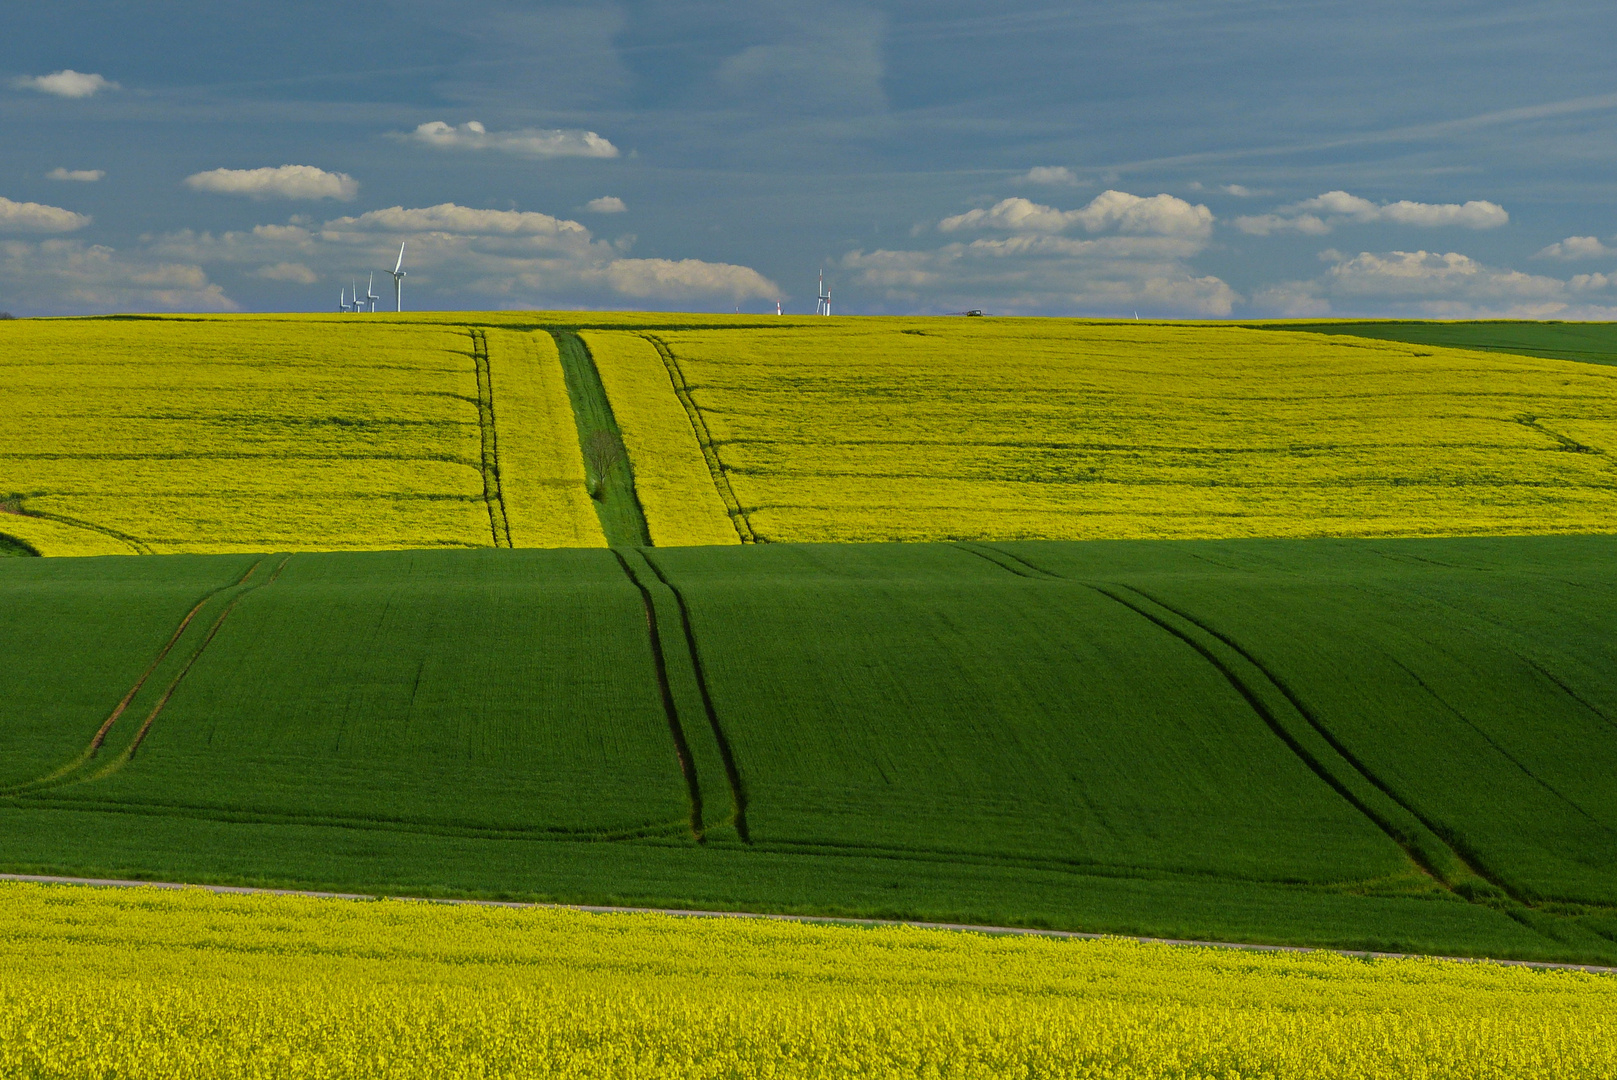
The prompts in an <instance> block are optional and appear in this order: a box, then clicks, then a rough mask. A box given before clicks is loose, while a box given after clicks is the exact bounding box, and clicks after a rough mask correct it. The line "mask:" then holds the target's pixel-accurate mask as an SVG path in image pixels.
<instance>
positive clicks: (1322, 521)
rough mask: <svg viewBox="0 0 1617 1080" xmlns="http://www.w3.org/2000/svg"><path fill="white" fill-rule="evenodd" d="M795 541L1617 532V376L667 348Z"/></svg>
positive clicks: (1545, 365)
mask: <svg viewBox="0 0 1617 1080" xmlns="http://www.w3.org/2000/svg"><path fill="white" fill-rule="evenodd" d="M647 333H648V334H649V335H651V336H654V337H656V338H658V339H660V340H661V341H663V342H664V343H665V344H666V345H667V346H668V347H669V348H670V349H671V351H672V353H673V355H674V357H675V358H676V359H677V362H678V367H679V369H680V371H681V373H682V375H683V377H684V379H685V381H686V383H687V384H688V385H689V387H690V391H691V397H692V400H693V401H694V402H695V403H696V405H697V407H698V409H699V411H700V413H701V415H702V418H703V420H704V422H705V426H706V428H707V430H708V431H709V432H711V435H712V440H713V445H714V447H715V450H716V453H717V455H718V457H719V458H720V459H721V461H722V465H723V468H724V471H725V473H726V475H727V476H728V480H729V483H730V485H731V487H732V489H733V491H734V493H735V496H736V498H737V500H738V502H739V504H740V506H741V507H742V509H743V510H744V511H745V519H746V523H747V524H748V525H749V526H750V528H751V529H752V530H754V531H755V532H756V533H757V535H758V536H759V538H760V539H766V540H779V541H832V540H882V539H898V540H930V539H972V538H978V539H987V538H995V539H1016V538H1052V539H1088V538H1135V537H1247V536H1272V537H1289V536H1382V535H1404V536H1410V535H1454V534H1473V533H1475V534H1490V533H1565V532H1609V531H1611V530H1612V528H1613V527H1614V523H1617V368H1613V367H1603V366H1596V365H1591V364H1579V363H1572V362H1568V361H1560V360H1540V359H1533V358H1528V357H1515V356H1504V355H1498V354H1491V353H1477V352H1466V351H1461V350H1455V349H1442V348H1435V347H1431V346H1419V345H1407V344H1402V343H1397V342H1384V341H1369V340H1365V339H1359V338H1351V337H1326V336H1323V335H1316V334H1307V333H1294V332H1278V331H1268V330H1253V329H1244V328H1240V327H1232V326H1220V325H1209V324H1200V325H1182V324H1181V325H1174V324H1149V323H1147V324H1134V323H1128V324H1116V323H1112V324H1106V323H1084V322H1075V321H1069V320H1034V319H983V320H978V319H970V320H963V319H956V320H948V319H913V320H903V319H893V320H879V319H826V320H820V321H819V323H817V324H815V325H811V326H801V325H799V326H793V327H782V328H780V329H770V328H763V329H760V328H756V327H755V328H736V329H704V330H694V329H693V330H684V331H665V330H656V331H649V330H648V331H647Z"/></svg>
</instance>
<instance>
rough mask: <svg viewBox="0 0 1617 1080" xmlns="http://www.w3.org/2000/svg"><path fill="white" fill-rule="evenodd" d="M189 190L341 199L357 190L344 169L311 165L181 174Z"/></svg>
mask: <svg viewBox="0 0 1617 1080" xmlns="http://www.w3.org/2000/svg"><path fill="white" fill-rule="evenodd" d="M185 186H186V187H188V188H191V189H192V190H193V191H211V192H215V193H218V194H221V195H247V196H250V197H252V198H254V199H341V200H343V201H345V202H346V201H347V200H349V199H352V198H353V197H354V196H355V195H357V194H359V181H357V180H355V179H354V178H353V177H352V176H349V175H348V174H347V173H330V172H326V171H325V170H324V169H317V168H315V167H314V166H313V165H282V166H280V167H279V168H274V169H270V168H264V169H211V170H209V171H208V172H199V173H196V174H194V175H192V176H187V177H186V178H185Z"/></svg>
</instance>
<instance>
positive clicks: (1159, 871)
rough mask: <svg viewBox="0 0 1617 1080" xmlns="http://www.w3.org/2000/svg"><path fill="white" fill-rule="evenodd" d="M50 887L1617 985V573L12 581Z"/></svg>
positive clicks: (771, 551) (1567, 568) (1031, 572)
mask: <svg viewBox="0 0 1617 1080" xmlns="http://www.w3.org/2000/svg"><path fill="white" fill-rule="evenodd" d="M0 595H3V596H4V597H5V598H6V601H7V603H6V615H5V618H4V619H0V635H3V640H0V655H5V656H7V657H11V658H20V662H12V663H8V664H6V665H4V666H3V667H0V762H3V766H0V767H3V769H4V775H0V835H3V836H4V837H5V840H4V842H3V844H0V863H3V864H4V866H3V868H4V869H6V870H10V871H27V872H33V871H45V872H63V873H75V874H95V875H120V876H122V875H137V876H150V877H159V878H179V879H190V880H214V881H235V882H260V883H279V884H300V885H314V886H329V887H336V888H340V889H368V890H384V891H385V890H392V891H400V892H413V893H435V892H438V893H461V894H479V895H489V896H500V895H505V896H526V897H549V898H557V899H568V900H581V901H630V902H636V903H658V904H672V905H692V906H703V907H723V908H734V907H742V908H750V909H755V910H786V911H794V910H795V911H830V912H844V913H861V914H873V915H905V916H918V917H933V918H947V919H961V920H969V921H978V922H1005V923H1022V924H1035V925H1041V924H1042V925H1053V926H1062V927H1074V928H1081V929H1090V930H1114V931H1122V932H1131V933H1151V934H1161V935H1168V936H1197V937H1211V938H1225V939H1239V940H1259V941H1289V942H1304V943H1310V944H1327V945H1343V946H1361V947H1376V948H1398V949H1406V950H1407V949H1414V950H1425V951H1438V952H1450V953H1471V954H1477V953H1485V954H1490V955H1516V956H1524V957H1543V958H1568V959H1581V960H1605V961H1608V962H1609V961H1611V960H1614V959H1617V812H1614V810H1613V808H1614V807H1617V738H1614V735H1617V720H1614V718H1617V691H1614V688H1617V649H1614V647H1613V642H1617V539H1613V538H1607V537H1600V536H1589V537H1542V538H1511V539H1503V538H1502V539H1486V538H1474V539H1451V540H1365V539H1361V540H1312V541H1310V540H1289V541H1288V540H1279V541H1252V540H1246V541H1242V540H1234V541H1205V542H1197V541H1176V542H1164V541H1126V542H1125V541H1118V542H1088V543H1072V542H1028V543H995V544H986V543H975V542H967V543H959V544H913V545H909V544H906V545H749V546H737V545H730V546H709V547H690V548H670V549H641V550H633V549H620V550H616V551H605V550H594V551H591V550H571V551H541V550H530V551H523V550H515V551H504V550H483V551H411V552H376V553H326V554H308V553H306V554H291V555H285V554H283V555H275V556H257V555H217V556H185V555H180V556H165V557H161V558H144V559H130V558H100V559H72V560H55V559H7V560H4V562H0Z"/></svg>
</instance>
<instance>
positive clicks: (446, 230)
mask: <svg viewBox="0 0 1617 1080" xmlns="http://www.w3.org/2000/svg"><path fill="white" fill-rule="evenodd" d="M400 241H407V242H408V243H409V251H408V254H407V256H406V259H405V263H406V269H408V270H409V271H410V278H409V280H408V281H407V282H406V283H405V284H406V286H411V285H414V286H416V287H417V288H421V287H430V288H431V289H432V290H433V291H434V293H436V294H438V295H464V296H469V297H475V298H477V299H476V302H477V303H483V304H486V303H496V304H498V305H500V306H504V307H534V306H563V305H570V306H578V305H585V306H594V307H600V306H607V305H614V304H615V305H618V306H622V305H624V304H625V303H630V304H633V303H649V302H656V303H695V304H700V303H711V302H714V301H723V302H724V303H727V304H729V303H740V302H742V301H744V300H754V299H758V300H772V299H774V298H775V297H777V296H779V295H780V288H779V286H777V285H776V284H775V283H774V282H772V281H770V280H769V279H768V278H765V277H764V276H763V275H761V274H759V273H758V272H757V271H756V270H753V269H752V268H750V267H746V266H737V265H734V264H731V263H715V262H704V261H702V260H698V259H677V260H675V259H636V258H629V257H628V256H627V255H625V253H624V251H623V250H621V248H620V246H619V245H618V244H612V243H607V242H605V241H602V240H598V239H596V238H595V237H594V236H592V235H591V233H590V230H589V229H588V228H586V227H585V226H583V225H581V224H580V223H578V222H576V221H570V220H567V219H565V218H557V217H552V216H551V215H549V214H541V213H537V212H534V211H521V210H481V209H477V208H475V207H469V206H459V205H456V204H455V203H441V204H439V205H437V206H425V207H403V206H393V207H388V208H386V209H381V210H371V211H368V212H366V213H363V214H358V215H354V216H350V217H339V218H334V219H332V220H330V221H327V222H325V223H323V224H315V223H312V222H293V223H291V224H287V225H260V226H258V227H256V228H254V229H252V230H250V231H247V232H226V233H221V234H212V233H196V232H191V231H183V232H178V233H172V234H170V235H168V236H165V237H162V238H160V239H159V240H158V241H157V242H156V243H155V244H154V245H153V247H152V251H153V253H154V254H157V255H160V256H162V257H164V258H169V259H176V260H185V261H187V262H193V263H198V264H208V263H224V264H240V265H253V266H255V267H259V268H260V269H259V270H257V271H256V273H257V274H258V275H259V276H267V270H266V269H264V268H266V267H269V268H273V267H277V266H281V265H296V266H299V267H303V268H308V269H309V272H310V273H311V274H316V273H319V274H320V275H321V276H335V277H337V278H339V279H344V280H345V279H346V277H347V275H349V274H351V273H355V272H358V271H363V270H364V269H365V268H366V267H370V266H374V267H377V268H379V269H381V268H390V267H392V265H393V257H394V255H395V253H396V252H397V251H398V246H399V242H400ZM283 280H284V279H283ZM407 292H408V290H407Z"/></svg>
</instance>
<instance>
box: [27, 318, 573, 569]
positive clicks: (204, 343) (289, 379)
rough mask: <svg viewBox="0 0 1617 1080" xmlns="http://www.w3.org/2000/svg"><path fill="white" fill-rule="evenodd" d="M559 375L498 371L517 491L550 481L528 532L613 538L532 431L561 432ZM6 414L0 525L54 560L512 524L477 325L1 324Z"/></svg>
mask: <svg viewBox="0 0 1617 1080" xmlns="http://www.w3.org/2000/svg"><path fill="white" fill-rule="evenodd" d="M496 333H504V332H503V331H497V332H496ZM508 359H509V360H510V362H511V363H517V364H520V365H525V369H524V370H525V373H531V372H535V371H538V369H540V368H541V367H543V366H544V364H545V363H546V362H547V361H546V358H545V357H543V356H541V355H538V354H534V355H532V356H531V357H530V358H529V359H528V360H522V359H521V358H520V357H511V358H508ZM502 362H504V359H502V358H500V357H497V358H496V359H495V360H493V361H492V363H494V364H496V365H498V364H500V363H502ZM548 363H549V367H550V368H551V369H555V368H556V367H557V365H556V362H555V359H554V357H550V358H549V359H548ZM495 375H496V378H500V373H499V372H495ZM543 376H544V377H543V379H542V380H540V382H539V383H538V384H536V385H534V386H533V387H532V388H531V391H532V392H531V393H527V394H526V396H525V397H524V395H523V393H522V392H523V391H524V390H527V389H529V388H527V387H524V386H522V385H520V384H519V382H518V381H517V380H514V379H512V378H509V377H506V378H500V383H501V389H503V390H504V391H508V392H510V393H511V397H510V400H508V401H504V402H501V401H499V400H496V401H495V402H494V406H495V407H494V410H493V415H495V416H499V415H500V414H501V412H502V410H501V405H502V404H503V405H505V406H507V407H506V408H505V409H504V410H503V411H504V413H505V414H507V417H508V425H509V428H510V430H509V431H508V432H506V433H505V434H506V438H505V440H504V442H503V443H502V444H501V445H500V450H501V452H502V453H503V454H505V455H506V456H507V457H508V458H509V460H510V461H511V463H512V467H511V468H510V469H508V470H507V472H508V473H510V476H509V482H510V483H511V486H512V488H513V492H514V495H515V497H516V498H517V500H518V501H519V502H523V501H524V500H526V501H527V502H532V501H533V499H535V498H538V495H537V494H536V493H540V492H541V489H546V488H548V489H550V491H549V493H548V494H547V495H545V496H544V497H543V498H539V500H538V503H537V504H535V505H536V508H537V512H534V513H526V514H524V513H522V512H521V511H520V509H519V512H518V517H519V518H521V519H522V521H523V525H522V526H521V529H522V531H523V541H520V542H525V543H526V544H527V545H529V546H561V545H570V544H577V543H596V544H598V543H600V542H601V541H600V539H599V538H598V536H599V528H598V525H597V523H596V522H595V521H594V514H593V510H591V508H590V505H589V503H588V500H587V496H583V495H582V478H581V472H580V473H579V475H577V476H573V475H571V474H569V473H568V471H567V470H568V468H569V467H570V463H569V462H568V461H567V460H566V457H565V452H564V453H562V454H561V455H560V456H558V455H557V454H555V453H553V452H552V450H551V448H550V447H541V448H537V449H536V450H532V451H530V452H528V453H527V454H526V455H524V448H523V447H522V446H521V445H519V443H520V441H521V440H522V439H523V438H527V437H532V438H539V439H549V438H551V437H552V430H553V429H554V430H563V429H562V428H561V427H560V426H559V425H556V424H553V423H552V422H551V420H550V419H549V418H547V417H546V416H545V412H546V410H552V411H553V410H555V409H556V408H557V407H558V404H557V403H558V400H559V402H560V407H561V408H563V409H565V408H566V398H565V394H562V396H561V397H560V398H559V399H558V398H557V395H556V393H555V389H556V388H558V387H560V385H561V381H560V373H559V370H554V371H550V370H547V371H545V372H543ZM498 392H499V391H496V393H497V394H498ZM0 413H3V415H4V416H5V417H6V421H5V423H4V425H0V500H4V505H3V506H0V509H4V510H6V511H9V513H7V514H6V516H4V517H0V532H3V533H7V534H9V535H13V536H17V537H19V538H21V539H23V540H24V541H27V542H28V543H30V544H31V545H33V546H34V547H36V548H38V549H39V550H41V551H42V552H43V553H44V554H47V555H58V554H61V555H68V554H102V553H109V552H158V553H162V552H217V551H263V550H282V551H293V550H297V551H308V550H340V549H349V548H405V547H464V546H473V547H475V546H485V547H486V546H489V545H490V544H493V543H495V540H496V532H497V531H500V530H496V527H495V521H494V519H495V518H496V517H497V514H496V513H492V512H491V508H490V505H489V498H488V493H487V491H486V489H485V484H484V475H483V472H484V470H483V462H484V443H485V431H484V430H483V429H484V425H483V424H482V423H481V422H480V408H479V382H478V370H477V365H476V363H475V362H474V349H473V337H472V335H471V332H470V331H469V330H468V328H466V327H463V326H448V325H431V324H409V323H398V322H393V321H390V320H383V319H381V318H378V319H375V320H371V319H363V320H361V319H356V318H349V319H343V318H341V317H339V316H331V317H304V318H301V319H253V318H208V319H163V320H128V321H126V320H18V321H16V322H11V323H5V324H3V325H0ZM562 415H563V417H565V419H566V422H567V424H568V425H569V426H568V427H566V428H565V429H564V430H565V432H566V437H567V440H568V442H569V444H570V445H571V447H572V453H573V455H574V456H575V457H576V455H577V439H576V435H574V434H573V432H572V429H571V427H570V424H571V416H570V413H566V412H564V413H563V414H562ZM563 451H565V447H564V448H563ZM527 466H531V467H533V468H537V469H540V470H541V471H542V472H543V475H540V476H537V477H526V476H524V474H523V467H527ZM525 480H529V481H531V482H529V483H526V484H525V483H524V481H525ZM569 484H575V485H576V486H577V487H579V489H580V492H579V494H578V496H577V497H575V496H574V495H573V494H572V493H571V492H568V491H566V490H565V489H566V487H567V485H569ZM495 509H496V510H498V507H497V506H496V508H495ZM18 510H21V511H22V512H23V513H21V514H19V513H17V512H16V511H18ZM586 515H587V516H586ZM592 529H593V530H594V532H593V533H592V532H591V530H592ZM513 539H514V538H513ZM500 542H502V543H503V542H504V540H503V538H502V539H501V541H500Z"/></svg>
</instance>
